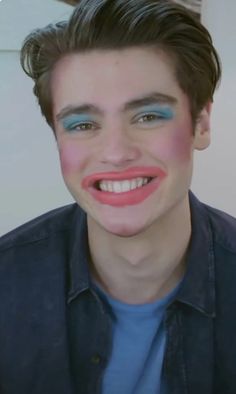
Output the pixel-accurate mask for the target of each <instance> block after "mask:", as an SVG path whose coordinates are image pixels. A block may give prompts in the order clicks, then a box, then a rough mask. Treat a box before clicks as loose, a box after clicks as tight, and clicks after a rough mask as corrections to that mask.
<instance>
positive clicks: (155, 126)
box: [0, 0, 236, 394]
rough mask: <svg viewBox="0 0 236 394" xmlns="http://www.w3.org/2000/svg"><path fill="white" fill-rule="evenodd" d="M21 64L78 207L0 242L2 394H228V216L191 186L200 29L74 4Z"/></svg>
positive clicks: (234, 349) (231, 384) (202, 58)
mask: <svg viewBox="0 0 236 394" xmlns="http://www.w3.org/2000/svg"><path fill="white" fill-rule="evenodd" d="M22 65H23V68H24V70H25V71H26V73H27V74H28V75H30V77H31V78H33V80H34V82H35V87H34V93H35V94H36V96H37V98H38V101H39V104H40V107H41V110H42V113H43V115H44V116H45V118H46V120H47V122H48V123H49V125H50V126H51V127H52V129H53V132H54V134H55V138H56V142H57V145H58V150H59V155H60V162H61V168H62V174H63V177H64V180H65V183H66V185H67V187H68V189H69V191H70V192H71V194H72V195H73V197H74V199H75V201H76V203H75V204H73V205H70V206H66V207H63V208H59V209H56V210H54V211H52V212H49V213H47V214H45V215H43V216H41V217H40V218H37V219H35V220H33V221H31V222H30V223H27V224H25V225H23V226H22V227H20V228H18V229H16V230H14V231H13V232H11V233H10V234H8V235H6V236H4V237H3V238H2V239H1V242H0V278H1V286H0V299H1V312H0V313H1V315H0V316H1V324H0V348H1V354H0V392H1V394H26V393H30V394H36V393H40V394H41V393H44V394H52V393H56V394H71V393H77V394H96V393H102V394H131V393H132V394H154V393H155V394H157V393H159V394H199V393H204V394H235V393H236V375H235V359H236V341H235V329H236V319H235V318H234V316H235V299H236V292H235V280H236V264H235V259H236V241H235V239H236V237H235V235H236V221H235V219H233V218H231V217H229V216H228V215H226V214H225V213H222V212H220V211H217V210H215V209H213V208H210V207H208V206H206V205H204V204H202V203H201V202H199V201H198V200H197V199H196V197H194V196H193V194H192V193H191V192H190V191H189V188H190V183H191V177H192V167H193V154H194V150H203V149H205V148H207V147H208V145H209V142H210V136H209V133H210V131H209V130H210V121H209V118H210V110H211V103H212V97H213V93H214V90H215V88H216V85H217V83H218V81H219V79H220V74H221V70H220V64H219V59H218V56H217V54H216V51H215V49H214V47H213V45H212V41H211V37H210V35H209V33H208V32H207V30H206V29H205V28H204V27H203V26H202V25H201V24H200V22H199V21H197V20H196V19H194V18H193V17H192V16H191V14H190V13H189V12H188V11H186V10H185V9H184V8H182V7H181V6H177V5H176V4H174V3H173V2H171V1H168V0H145V1H144V0H135V1H133V0H117V1H114V0H99V1H97V0H82V1H80V2H79V4H78V6H77V7H76V8H75V10H74V12H73V14H72V16H71V18H70V20H69V21H68V22H62V23H58V24H56V25H50V26H47V27H46V28H44V29H39V30H36V31H35V32H33V33H32V34H31V35H30V36H29V37H27V39H26V41H25V43H24V46H23V48H22Z"/></svg>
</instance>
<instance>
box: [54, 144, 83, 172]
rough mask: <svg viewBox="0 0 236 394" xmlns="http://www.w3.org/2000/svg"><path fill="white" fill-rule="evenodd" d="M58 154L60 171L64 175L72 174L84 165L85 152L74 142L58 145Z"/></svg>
mask: <svg viewBox="0 0 236 394" xmlns="http://www.w3.org/2000/svg"><path fill="white" fill-rule="evenodd" d="M59 155H60V162H61V169H62V173H63V174H64V175H65V176H70V175H73V174H74V173H75V172H77V171H81V170H83V168H84V167H85V164H86V161H87V160H86V158H87V154H86V152H85V149H84V148H82V147H78V146H77V145H75V144H62V145H61V146H60V147H59Z"/></svg>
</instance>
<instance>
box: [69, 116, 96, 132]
mask: <svg viewBox="0 0 236 394" xmlns="http://www.w3.org/2000/svg"><path fill="white" fill-rule="evenodd" d="M61 122H62V126H63V128H64V130H66V131H67V132H79V131H86V130H91V129H92V128H94V127H96V122H95V117H94V116H92V115H89V114H86V113H85V114H71V115H68V116H66V117H65V118H63V119H62V121H61Z"/></svg>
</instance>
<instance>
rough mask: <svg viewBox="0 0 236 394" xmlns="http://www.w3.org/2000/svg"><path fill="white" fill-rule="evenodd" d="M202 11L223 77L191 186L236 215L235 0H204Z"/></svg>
mask: <svg viewBox="0 0 236 394" xmlns="http://www.w3.org/2000/svg"><path fill="white" fill-rule="evenodd" d="M202 11H203V23H204V24H205V25H206V26H207V28H208V29H209V30H210V32H211V35H212V36H213V41H214V44H215V46H216V48H217V50H218V53H219V54H220V56H221V59H222V65H223V78H222V83H221V86H220V88H219V90H218V91H217V93H216V95H215V103H214V106H213V113H212V127H211V130H212V143H211V146H210V148H208V150H207V151H203V152H200V153H197V154H196V158H195V175H194V178H193V187H192V189H193V191H195V192H196V193H197V195H198V196H200V197H201V199H202V200H204V201H206V202H208V203H210V204H211V205H213V206H215V207H218V208H220V209H223V210H225V211H227V212H229V213H231V214H232V215H234V216H236V100H235V97H236V23H235V19H236V1H235V0H224V1H222V0H203V10H202Z"/></svg>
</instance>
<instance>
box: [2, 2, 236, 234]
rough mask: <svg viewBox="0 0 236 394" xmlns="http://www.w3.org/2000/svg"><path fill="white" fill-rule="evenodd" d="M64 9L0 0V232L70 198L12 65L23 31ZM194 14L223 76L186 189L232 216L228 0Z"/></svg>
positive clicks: (234, 69) (234, 56)
mask: <svg viewBox="0 0 236 394" xmlns="http://www.w3.org/2000/svg"><path fill="white" fill-rule="evenodd" d="M71 11H72V7H70V6H68V5H65V4H63V3H60V2H57V1H56V0H0V184H1V190H0V202H1V203H0V235H1V234H4V233H6V232H8V231H9V230H11V229H13V228H15V227H17V226H19V225H20V224H22V223H24V222H26V221H28V220H30V219H31V218H34V217H35V216H38V215H40V214H42V213H44V212H46V211H48V210H50V209H53V208H56V207H58V206H61V205H65V204H68V203H70V202H72V201H73V200H72V197H71V196H70V194H69V192H68V191H67V189H66V187H65V185H64V183H63V180H62V177H61V173H60V165H59V160H58V153H57V147H56V143H55V140H54V137H53V134H52V131H51V130H50V129H49V127H48V126H47V124H46V122H45V121H44V119H43V118H42V116H41V114H40V110H39V108H38V105H37V103H36V99H35V97H34V96H33V94H32V82H31V80H30V79H29V78H27V77H26V76H25V75H24V73H23V71H22V70H21V68H20V65H19V48H20V46H21V44H22V41H23V39H24V37H25V36H26V35H27V34H28V33H29V32H30V31H32V30H33V29H34V28H36V27H41V26H44V25H46V24H48V23H50V22H55V21H58V20H62V19H67V17H68V15H69V14H70V12H71ZM202 14H203V16H202V18H203V23H204V24H205V25H206V26H207V27H208V29H209V30H210V32H211V34H212V37H213V40H214V43H215V46H216V48H217V49H218V52H219V54H220V56H221V58H222V63H223V79H222V83H221V87H220V89H219V90H218V92H217V93H216V95H215V103H214V107H213V113H212V127H211V129H212V144H211V146H210V148H208V150H206V151H203V152H197V153H196V154H195V169H194V177H193V182H192V190H193V192H194V193H195V194H196V195H197V196H198V197H199V198H200V199H201V200H202V201H204V202H206V203H209V204H210V205H212V206H214V207H217V208H219V209H223V210H225V211H227V212H229V213H230V214H232V215H234V216H236V203H235V202H236V174H235V169H236V155H235V147H236V104H235V97H236V50H235V48H236V24H235V17H236V1H235V0H224V1H222V0H203V7H202Z"/></svg>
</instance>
